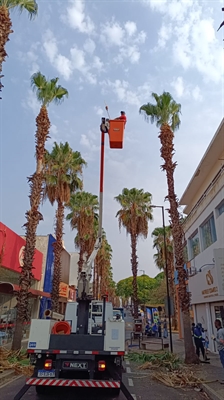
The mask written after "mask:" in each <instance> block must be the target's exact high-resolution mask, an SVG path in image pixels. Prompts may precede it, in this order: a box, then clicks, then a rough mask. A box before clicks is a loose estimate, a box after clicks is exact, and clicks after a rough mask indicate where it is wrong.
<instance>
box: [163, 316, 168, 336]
mask: <svg viewBox="0 0 224 400" xmlns="http://www.w3.org/2000/svg"><path fill="white" fill-rule="evenodd" d="M163 337H164V339H166V338H167V337H168V331H167V322H166V319H164V321H163Z"/></svg>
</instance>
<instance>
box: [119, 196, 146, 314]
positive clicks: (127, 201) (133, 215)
mask: <svg viewBox="0 0 224 400" xmlns="http://www.w3.org/2000/svg"><path fill="white" fill-rule="evenodd" d="M151 199H152V195H151V193H149V192H144V191H143V189H140V190H139V189H135V188H133V189H130V190H129V189H127V188H125V189H123V190H122V193H121V194H119V195H118V196H116V197H115V200H117V202H118V203H119V204H120V206H121V209H120V210H119V211H118V212H117V214H116V217H118V221H119V228H121V227H122V226H123V227H124V228H125V229H126V232H127V233H128V234H130V236H131V266H132V274H133V281H132V284H133V302H134V316H135V318H137V317H138V290H137V274H138V260H137V240H138V237H140V236H143V237H144V238H147V235H148V222H149V221H152V208H151Z"/></svg>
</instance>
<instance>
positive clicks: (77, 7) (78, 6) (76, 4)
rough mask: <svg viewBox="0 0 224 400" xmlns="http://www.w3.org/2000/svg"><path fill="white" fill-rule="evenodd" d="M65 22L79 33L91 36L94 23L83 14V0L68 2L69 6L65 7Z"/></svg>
mask: <svg viewBox="0 0 224 400" xmlns="http://www.w3.org/2000/svg"><path fill="white" fill-rule="evenodd" d="M63 19H64V20H66V21H67V22H68V23H69V25H70V26H71V28H73V29H77V30H78V31H79V32H81V33H87V34H91V33H93V31H94V23H93V22H92V20H91V18H90V17H89V16H88V15H86V14H85V1H84V0H70V6H69V7H67V15H66V18H63Z"/></svg>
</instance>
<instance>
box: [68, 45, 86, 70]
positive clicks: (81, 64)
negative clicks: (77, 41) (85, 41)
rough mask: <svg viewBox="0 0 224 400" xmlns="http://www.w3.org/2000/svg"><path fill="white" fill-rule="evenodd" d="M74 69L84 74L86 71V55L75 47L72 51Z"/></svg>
mask: <svg viewBox="0 0 224 400" xmlns="http://www.w3.org/2000/svg"><path fill="white" fill-rule="evenodd" d="M70 53H71V59H72V63H73V67H74V68H75V69H77V70H78V71H80V72H82V71H84V70H86V62H85V53H84V51H83V50H80V49H78V48H77V47H73V48H72V49H71V50H70Z"/></svg>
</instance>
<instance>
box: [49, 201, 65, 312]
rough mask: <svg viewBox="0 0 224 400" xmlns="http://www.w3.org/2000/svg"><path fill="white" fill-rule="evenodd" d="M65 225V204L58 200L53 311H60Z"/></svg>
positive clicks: (52, 296)
mask: <svg viewBox="0 0 224 400" xmlns="http://www.w3.org/2000/svg"><path fill="white" fill-rule="evenodd" d="M63 225H64V205H63V203H62V201H60V200H58V208H57V211H56V228H55V234H56V242H55V243H54V244H53V246H54V272H53V281H52V291H51V300H52V305H51V309H52V311H55V312H59V291H60V282H61V253H62V250H63V243H62V238H63Z"/></svg>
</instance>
